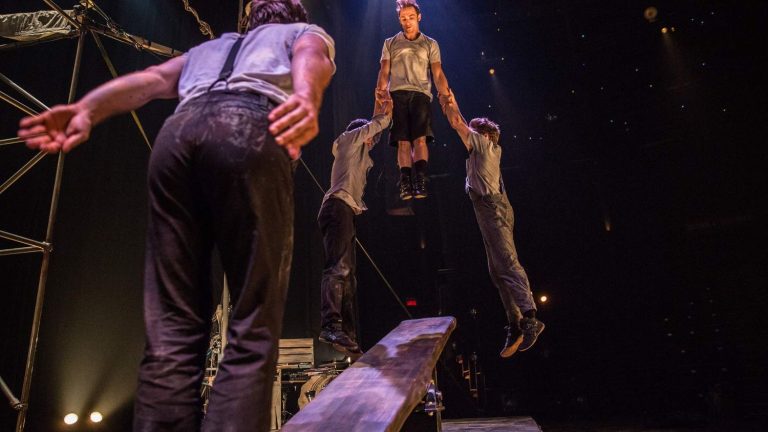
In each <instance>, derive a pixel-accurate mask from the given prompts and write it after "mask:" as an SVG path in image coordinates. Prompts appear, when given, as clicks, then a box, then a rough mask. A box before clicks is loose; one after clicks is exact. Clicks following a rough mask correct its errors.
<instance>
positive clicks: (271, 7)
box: [248, 0, 309, 29]
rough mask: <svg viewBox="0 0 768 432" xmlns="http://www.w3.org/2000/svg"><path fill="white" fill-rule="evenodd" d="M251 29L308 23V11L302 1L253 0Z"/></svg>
mask: <svg viewBox="0 0 768 432" xmlns="http://www.w3.org/2000/svg"><path fill="white" fill-rule="evenodd" d="M249 17H250V21H249V26H248V28H249V29H255V28H256V27H258V26H260V25H262V24H290V23H295V22H308V21H309V18H308V17H307V10H306V9H304V5H302V4H301V1H300V0H252V1H251V3H250V14H249Z"/></svg>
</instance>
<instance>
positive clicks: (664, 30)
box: [661, 27, 669, 34]
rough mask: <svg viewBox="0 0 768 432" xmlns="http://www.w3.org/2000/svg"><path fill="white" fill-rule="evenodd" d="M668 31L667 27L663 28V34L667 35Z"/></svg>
mask: <svg viewBox="0 0 768 432" xmlns="http://www.w3.org/2000/svg"><path fill="white" fill-rule="evenodd" d="M668 31H669V29H668V28H666V27H662V28H661V34H667V32H668Z"/></svg>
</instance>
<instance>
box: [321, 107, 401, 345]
mask: <svg viewBox="0 0 768 432" xmlns="http://www.w3.org/2000/svg"><path fill="white" fill-rule="evenodd" d="M391 118H392V103H391V101H387V100H384V101H382V103H380V104H379V103H377V104H376V109H375V110H374V116H373V118H372V119H371V121H368V120H364V119H357V120H353V121H352V122H350V123H349V126H347V130H346V131H345V132H344V133H342V134H341V135H339V137H338V138H336V141H334V142H333V150H332V151H333V156H334V161H333V168H332V169H331V187H330V188H329V189H328V192H326V194H325V197H324V198H323V204H322V205H321V206H320V213H319V214H318V216H317V222H318V225H319V226H320V231H321V232H322V234H323V246H324V248H325V269H324V270H323V278H322V282H321V284H320V325H321V332H320V338H319V339H320V341H321V342H325V343H328V344H331V345H332V346H333V348H334V349H336V350H337V351H340V352H342V353H345V354H347V355H349V356H351V357H353V358H354V357H358V356H360V355H361V354H362V351H361V349H360V346H359V344H358V341H357V330H356V328H355V327H356V325H357V314H356V306H355V305H356V299H355V297H356V290H357V281H356V278H355V267H356V257H355V252H356V243H355V242H356V240H355V238H356V237H355V216H357V215H360V214H362V212H363V211H365V210H367V207H366V206H365V203H364V202H363V192H364V190H365V183H366V176H367V174H368V171H369V170H370V169H371V167H372V166H373V161H372V160H371V157H370V155H369V154H368V153H369V152H370V151H371V148H373V146H374V145H375V144H376V142H378V140H379V138H380V136H381V132H382V131H383V130H384V129H385V128H386V127H387V126H389V123H390V120H391Z"/></svg>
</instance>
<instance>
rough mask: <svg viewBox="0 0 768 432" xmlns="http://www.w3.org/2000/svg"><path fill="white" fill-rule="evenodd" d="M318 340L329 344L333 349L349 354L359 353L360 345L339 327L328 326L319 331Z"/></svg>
mask: <svg viewBox="0 0 768 432" xmlns="http://www.w3.org/2000/svg"><path fill="white" fill-rule="evenodd" d="M319 339H320V342H324V343H327V344H330V345H331V346H332V347H333V349H335V350H336V351H339V352H341V353H344V354H347V355H349V356H356V355H359V354H360V352H361V351H360V347H359V346H358V345H357V342H355V341H353V340H352V339H351V338H350V337H349V335H347V334H346V333H344V331H343V330H341V329H340V328H335V327H329V328H323V329H322V330H321V331H320V337H319Z"/></svg>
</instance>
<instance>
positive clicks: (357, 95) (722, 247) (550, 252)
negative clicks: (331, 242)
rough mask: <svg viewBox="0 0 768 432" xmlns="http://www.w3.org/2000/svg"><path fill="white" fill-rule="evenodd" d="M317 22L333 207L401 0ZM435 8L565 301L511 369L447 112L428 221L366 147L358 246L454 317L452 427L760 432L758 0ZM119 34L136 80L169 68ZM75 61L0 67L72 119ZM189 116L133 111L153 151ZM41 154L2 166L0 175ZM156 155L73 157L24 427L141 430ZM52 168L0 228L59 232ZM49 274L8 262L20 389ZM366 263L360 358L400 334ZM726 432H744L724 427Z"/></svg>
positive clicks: (521, 214)
mask: <svg viewBox="0 0 768 432" xmlns="http://www.w3.org/2000/svg"><path fill="white" fill-rule="evenodd" d="M304 3H305V4H306V5H307V7H308V9H309V10H310V14H311V19H312V20H313V22H316V23H318V24H320V25H322V26H323V27H324V28H326V29H327V30H328V32H329V33H330V34H331V35H332V36H333V37H334V38H335V39H336V43H337V50H338V51H337V58H336V62H337V65H338V72H337V74H336V76H335V77H334V80H333V83H332V85H331V87H330V88H329V90H328V91H327V93H326V99H325V103H324V105H323V111H322V122H321V128H322V130H321V133H320V136H319V137H318V138H317V139H316V140H315V141H314V142H313V143H312V144H311V145H310V146H308V147H306V149H305V152H304V160H305V161H306V164H307V165H308V166H309V167H310V169H311V170H312V171H313V172H314V174H315V175H317V177H318V178H319V179H320V181H321V182H322V184H323V186H324V187H327V184H328V178H329V174H330V168H331V162H332V156H331V154H330V145H331V142H332V141H333V139H334V138H335V136H336V135H337V134H338V133H340V132H341V131H342V130H343V128H344V127H345V126H346V124H347V123H348V122H349V121H350V120H351V119H353V118H357V117H366V116H368V115H370V112H371V109H372V105H373V103H372V95H373V88H374V86H375V81H376V74H377V71H378V59H379V55H380V51H381V44H382V41H383V40H384V38H385V37H388V36H390V35H392V34H394V33H395V32H397V31H398V30H399V27H398V23H397V20H396V17H395V13H394V2H393V1H391V0H374V1H359V0H344V1H326V2H321V1H315V0H308V1H305V2H304ZM59 4H60V5H61V6H63V7H65V8H69V7H71V2H70V3H65V2H60V3H59ZM98 4H99V5H100V6H101V7H102V8H103V9H104V10H105V11H106V12H107V13H108V14H109V15H110V16H111V17H112V18H113V19H114V20H115V21H116V22H118V23H119V24H121V25H122V27H123V28H125V30H126V31H128V32H130V33H133V34H136V35H141V36H144V37H146V38H148V39H150V40H152V41H156V42H158V43H161V44H164V45H168V46H171V47H173V48H176V49H179V50H186V49H188V48H190V47H192V46H194V45H196V44H198V43H200V42H203V41H204V40H205V39H206V38H205V37H204V36H203V35H201V33H200V31H199V30H198V26H197V24H196V22H195V19H194V17H193V16H192V15H190V14H189V13H186V12H185V11H184V10H183V3H182V1H181V0H162V1H149V0H123V1H114V0H112V1H107V0H103V1H99V2H98ZM191 5H192V6H193V7H194V8H196V9H197V11H198V12H199V14H200V17H201V19H203V20H204V21H206V22H208V23H209V24H210V25H211V27H212V29H213V30H214V32H215V33H216V34H217V35H218V34H221V33H222V32H225V31H233V30H234V28H235V24H236V18H237V2H236V1H225V2H203V1H192V2H191ZM421 6H422V9H423V14H424V19H423V21H422V23H421V26H422V31H424V33H426V34H428V35H430V36H432V37H434V38H436V39H437V40H438V41H439V42H440V45H441V49H442V56H443V67H444V69H445V71H446V74H447V76H448V80H449V82H450V84H451V87H452V88H453V90H454V92H455V94H456V97H457V99H458V101H459V103H460V104H461V107H462V111H463V113H464V114H465V116H467V117H468V118H471V117H474V116H489V117H491V118H492V119H495V120H497V121H498V122H499V123H500V124H501V128H502V135H501V142H502V145H503V146H504V148H505V151H504V158H503V161H502V166H503V174H504V181H505V184H506V186H507V189H508V194H509V197H510V200H511V202H512V205H513V207H514V208H515V212H516V220H517V226H516V231H515V234H516V241H517V246H518V250H519V253H520V257H521V261H522V263H523V265H524V266H525V267H526V269H527V271H528V275H529V277H530V279H531V282H532V286H533V291H534V294H535V296H536V298H537V299H538V298H540V297H541V296H543V295H546V296H547V297H548V301H547V302H546V303H541V305H540V317H541V318H542V319H543V320H544V321H545V322H546V323H547V326H548V327H547V331H546V332H545V333H544V334H543V336H542V338H541V340H540V341H539V342H538V344H537V345H536V346H535V348H534V349H533V350H532V351H530V352H526V353H520V354H518V355H516V356H514V357H513V358H512V359H509V360H504V361H502V360H501V359H500V358H499V357H498V355H497V352H498V350H499V349H500V348H501V342H502V338H503V330H502V327H503V325H504V324H505V323H504V317H503V311H502V308H501V304H500V301H499V299H498V294H497V293H496V291H495V289H494V288H493V287H492V285H491V283H490V280H489V278H488V275H487V270H486V264H485V254H484V250H483V243H482V239H481V237H480V233H479V230H478V229H477V225H476V222H475V220H474V214H473V212H472V207H471V204H470V203H469V201H468V199H467V198H466V196H465V195H464V193H463V183H464V159H465V157H466V151H465V150H464V148H463V146H462V145H461V143H460V141H459V139H458V137H457V136H456V134H455V133H454V132H453V131H452V130H450V128H449V127H448V125H447V123H446V121H445V120H444V118H443V117H442V115H441V114H440V112H439V109H437V107H436V105H435V109H434V115H435V117H434V118H435V129H436V135H437V139H436V142H435V144H434V145H432V147H431V154H430V157H431V159H430V171H431V174H432V182H431V183H430V188H431V189H430V193H431V195H430V197H429V198H428V199H427V200H425V201H423V202H419V203H416V204H414V206H413V209H412V210H413V213H414V215H413V216H394V215H392V214H391V213H393V209H395V208H397V207H399V206H400V205H401V203H398V202H397V201H396V199H395V198H394V195H393V193H394V192H393V190H394V181H395V180H394V174H395V173H396V169H395V162H394V152H393V150H392V149H391V148H389V147H387V146H386V145H379V146H378V147H377V148H375V149H374V151H373V156H374V159H375V161H376V163H377V166H376V167H374V169H373V170H372V171H371V173H370V176H369V182H368V189H367V196H366V202H367V203H368V205H369V207H370V211H368V212H367V213H366V214H365V215H364V216H362V217H361V218H359V220H358V235H359V238H360V239H361V241H362V242H363V243H364V244H365V245H366V246H367V247H368V249H369V250H370V252H371V254H372V255H373V257H374V259H375V260H376V262H377V263H378V265H379V266H380V267H381V269H382V270H383V273H384V274H385V275H386V277H387V278H388V279H389V281H390V282H391V283H392V285H393V286H394V287H395V289H396V291H397V292H398V294H399V295H400V297H401V298H403V299H405V298H411V299H414V300H415V301H416V302H417V306H416V307H412V308H411V310H412V313H413V314H414V315H416V316H430V315H435V314H438V313H442V314H450V315H454V316H456V317H457V318H458V320H459V327H458V329H457V331H456V334H455V336H454V338H453V343H452V344H451V345H450V346H449V348H448V350H447V351H446V354H445V355H444V356H443V358H442V360H441V366H440V373H441V386H442V387H443V390H444V392H445V395H446V405H447V410H446V412H445V415H446V416H447V417H470V416H492V415H532V416H534V418H536V419H537V420H538V421H539V422H540V423H542V424H544V425H545V430H546V426H547V425H548V424H553V425H554V424H563V423H566V424H567V423H569V422H576V423H578V422H584V421H593V422H596V423H594V424H600V422H634V423H636V424H643V425H648V426H676V425H677V426H695V427H705V426H706V427H711V428H713V429H717V430H740V429H739V428H746V427H747V426H746V425H747V424H749V425H761V424H765V423H766V421H767V420H768V394H767V392H766V390H765V388H766V385H768V380H766V375H765V373H764V369H765V365H766V364H768V355H767V354H768V353H767V351H768V349H767V348H766V343H765V338H766V336H768V331H766V319H765V307H766V303H768V302H767V297H768V294H766V288H768V283H767V282H768V265H767V264H768V263H767V261H768V260H767V258H768V252H767V251H766V247H765V243H766V240H768V226H767V225H766V194H767V193H768V190H767V188H766V185H768V175H767V174H766V173H767V172H768V170H766V167H767V166H768V164H766V162H768V158H767V157H766V155H767V153H768V152H767V151H766V138H765V137H766V135H767V133H768V126H767V125H768V118H767V117H768V116H767V115H766V108H765V102H766V96H767V93H768V92H767V91H766V90H767V89H768V70H766V69H767V68H766V64H768V63H767V62H766V60H768V59H766V57H767V56H768V37H767V36H766V35H767V34H768V33H766V31H765V28H766V24H768V6H767V5H766V3H765V2H762V1H757V0H754V1H738V2H730V1H692V0H675V1H671V0H665V1H658V2H648V1H644V2H640V1H634V0H622V1H607V0H571V1H565V0H520V1H505V0H499V1H479V0H474V1H468V0H464V1H461V0H423V1H421ZM649 6H655V7H656V8H658V12H659V13H658V17H657V19H656V21H655V22H649V21H648V20H647V19H645V18H644V16H643V12H644V10H645V9H646V8H647V7H649ZM43 9H45V5H44V3H43V2H30V1H20V0H3V2H2V4H0V14H8V13H15V12H28V11H35V10H43ZM663 27H667V28H668V29H669V30H668V31H667V33H662V31H661V29H662V28H663ZM672 27H674V31H672ZM103 40H104V43H105V45H106V47H107V50H108V51H109V53H110V55H111V57H112V60H113V61H114V62H115V65H116V67H117V69H118V71H119V72H121V73H126V72H129V71H133V70H137V69H140V68H144V67H146V66H149V65H151V64H156V63H158V62H159V61H160V59H158V58H155V57H154V56H152V55H149V54H146V53H139V52H137V51H136V50H134V49H133V48H131V47H128V46H125V45H120V44H118V43H115V42H113V41H111V40H108V39H103ZM74 52H75V41H74V40H68V41H59V42H53V43H48V44H43V45H39V46H34V47H30V48H25V49H23V50H18V51H0V72H2V73H3V74H5V75H7V76H8V77H10V78H11V79H13V80H15V81H16V82H17V83H19V84H21V85H22V86H23V87H24V88H26V89H27V90H28V91H30V92H31V93H32V94H34V95H36V96H37V97H38V98H40V99H41V100H42V101H43V102H45V103H47V104H50V105H53V104H57V103H62V102H64V101H65V100H66V94H67V88H68V82H69V77H70V74H71V68H72V64H73V59H74ZM491 69H493V72H494V73H493V74H491V73H490V70H491ZM80 78H81V79H80V85H79V91H78V94H79V95H82V94H83V93H84V92H85V91H87V90H88V89H91V88H93V87H94V86H96V85H98V84H99V83H102V82H104V81H106V80H107V79H108V78H109V73H108V71H107V69H106V67H105V66H104V64H103V62H102V60H101V58H100V56H99V54H98V50H97V49H96V47H95V45H94V44H93V41H92V40H88V41H87V44H86V49H85V56H84V59H83V70H82V73H81V77H80ZM2 90H3V91H4V92H6V93H12V90H11V89H8V88H3V89H2ZM174 107H175V102H172V101H171V102H168V101H164V102H153V103H151V104H149V105H147V106H146V107H144V108H142V109H140V110H139V111H138V113H139V116H140V118H141V120H142V121H143V123H144V125H145V127H146V129H147V131H148V134H149V136H150V139H152V138H154V136H155V135H156V133H157V131H158V129H159V128H160V126H161V125H162V122H163V120H164V119H165V117H166V116H168V115H169V114H170V113H171V112H172V110H173V109H174ZM0 116H1V117H0V118H1V120H0V138H7V137H11V136H13V135H14V134H15V130H16V127H15V125H16V123H17V122H18V120H19V118H20V117H21V115H20V114H19V111H17V110H15V109H14V108H11V107H9V106H8V105H6V104H2V105H0ZM32 154H33V153H32V152H31V151H29V150H27V149H26V148H25V147H23V146H22V145H13V146H5V147H0V176H2V179H3V180H5V179H6V178H7V176H8V175H10V174H11V173H13V172H15V171H16V170H17V169H18V168H19V167H20V166H21V165H22V164H23V163H24V162H26V160H28V159H29V158H30V157H31V156H32ZM148 155H149V150H148V149H147V147H146V145H145V144H144V143H143V142H142V140H141V137H140V135H139V133H138V131H137V130H136V128H135V127H134V126H133V124H132V121H131V119H130V117H129V116H127V115H126V116H120V117H117V118H114V119H111V120H109V121H107V122H106V123H104V124H102V125H100V126H99V127H97V128H96V129H95V131H94V133H93V136H92V138H91V140H90V142H89V143H88V144H86V145H83V146H82V147H80V148H79V149H78V150H76V151H75V152H73V153H71V154H70V155H69V156H68V157H67V159H66V161H67V162H66V167H65V174H64V183H63V189H62V196H61V204H60V212H59V218H58V221H57V224H56V230H55V242H54V245H55V252H54V254H53V259H52V265H51V273H50V279H49V283H48V292H47V298H46V304H45V309H44V314H43V321H42V329H41V333H40V345H39V352H38V361H37V364H36V369H35V376H34V381H33V388H32V399H31V407H30V411H29V415H28V430H33V431H50V430H65V428H64V426H63V424H62V422H61V419H62V417H63V415H64V414H66V413H68V412H76V413H79V414H80V415H81V418H84V417H85V416H86V415H87V413H88V412H90V410H95V409H98V410H99V411H101V412H102V413H104V414H105V423H104V424H102V426H101V429H102V430H110V431H120V430H128V429H129V424H130V406H131V401H132V395H133V392H134V389H135V381H136V371H137V366H138V362H139V360H140V355H141V349H142V344H143V329H142V326H143V324H142V318H141V316H142V312H141V279H142V263H143V238H144V231H145V217H146V216H145V214H146V199H145V175H146V165H147V159H148ZM54 166H55V158H53V157H48V158H46V159H45V160H44V161H43V162H42V163H41V164H39V165H38V166H37V167H35V168H34V169H33V170H32V172H31V173H30V174H28V175H27V176H25V177H24V178H22V180H21V181H20V182H19V183H17V184H16V185H14V186H13V187H12V188H11V189H9V190H8V191H7V192H5V193H4V194H2V196H0V230H4V231H10V232H14V233H19V234H22V235H25V236H28V237H32V238H42V237H43V234H44V227H45V223H46V220H47V213H48V203H49V201H50V191H51V185H52V178H53V169H54ZM321 198H322V195H321V194H320V192H319V191H318V190H317V186H316V185H314V183H313V182H312V180H311V178H310V176H309V175H308V174H307V172H306V171H305V170H304V169H303V168H301V167H299V169H298V171H297V174H296V212H297V217H296V243H295V253H294V266H293V272H292V280H291V290H290V294H289V302H288V306H287V313H286V318H285V332H284V335H283V336H284V337H289V338H290V337H315V338H316V337H317V334H318V331H319V328H318V327H319V322H318V321H319V320H318V318H319V312H318V303H319V302H318V297H319V281H320V272H321V269H322V263H323V252H322V247H321V241H320V235H319V232H318V229H317V227H316V223H315V217H316V214H317V211H318V208H319V205H320V202H321ZM401 213H402V212H401ZM0 246H2V247H6V246H9V244H7V243H0ZM39 262H40V257H39V256H38V255H21V256H12V257H0V287H1V288H2V289H1V290H0V293H2V294H1V295H2V302H0V317H1V318H0V319H1V320H2V321H0V331H1V332H2V333H0V340H2V347H1V349H0V352H2V360H1V361H0V375H2V377H3V378H4V379H5V380H6V381H7V382H8V383H9V385H10V387H11V388H12V389H13V390H14V391H15V392H16V393H17V394H19V393H20V391H21V382H22V376H23V370H24V362H25V358H26V350H27V341H28V335H29V330H30V323H31V317H32V308H33V305H34V296H35V287H36V283H37V277H38V269H39ZM358 262H359V267H360V268H359V273H358V280H359V290H360V311H361V326H362V343H363V346H364V347H370V346H372V345H373V344H375V342H376V341H377V340H378V339H379V338H381V337H382V336H383V335H384V334H386V333H387V332H388V331H389V330H390V329H392V328H393V327H394V326H395V325H396V324H397V323H398V322H399V321H401V320H402V319H404V314H403V313H402V311H401V310H400V309H399V307H398V306H397V304H396V302H395V301H394V300H393V298H392V296H391V295H390V294H389V293H388V291H387V290H386V287H385V285H384V284H383V283H382V282H381V280H380V279H379V277H378V276H377V275H376V273H375V272H374V271H373V269H372V267H371V265H370V264H369V263H368V262H367V261H366V260H365V258H364V257H363V256H362V255H361V256H359V257H358ZM473 353H475V354H476V355H477V359H478V364H479V365H480V367H481V368H482V372H483V375H482V376H483V377H484V378H485V384H484V385H483V386H481V389H480V392H479V398H472V397H471V396H470V393H469V391H468V387H467V383H466V381H464V380H463V379H462V376H461V373H460V367H459V366H458V364H457V362H456V360H455V359H456V356H457V355H464V357H465V358H469V357H471V355H472V354H473ZM330 355H331V354H330V353H329V352H328V351H326V350H321V351H320V356H321V358H325V359H328V358H330ZM244 415H247V414H246V413H244ZM733 419H737V420H738V423H737V425H736V426H728V427H724V426H722V425H723V424H725V423H726V422H730V421H732V420H733ZM14 424H15V413H14V412H13V411H12V410H11V409H10V408H8V407H7V406H5V407H4V408H0V430H12V428H13V425H14ZM731 424H733V423H731ZM85 427H86V426H82V428H85ZM70 429H71V428H69V429H67V430H70ZM72 430H74V429H72ZM565 430H567V428H566V429H565ZM595 430H596V429H595Z"/></svg>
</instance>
